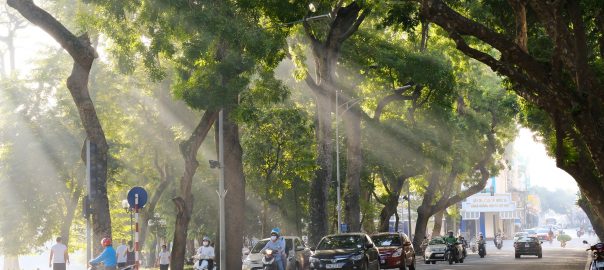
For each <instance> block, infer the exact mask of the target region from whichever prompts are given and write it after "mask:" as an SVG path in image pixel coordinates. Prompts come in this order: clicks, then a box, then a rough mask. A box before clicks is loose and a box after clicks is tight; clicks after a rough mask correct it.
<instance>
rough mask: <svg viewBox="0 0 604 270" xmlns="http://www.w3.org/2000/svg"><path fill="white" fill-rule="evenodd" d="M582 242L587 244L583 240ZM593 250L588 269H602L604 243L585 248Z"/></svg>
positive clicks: (603, 266)
mask: <svg viewBox="0 0 604 270" xmlns="http://www.w3.org/2000/svg"><path fill="white" fill-rule="evenodd" d="M583 244H588V243H587V241H585V240H583ZM590 250H591V251H593V253H592V262H591V265H590V267H589V269H590V270H604V243H597V244H595V245H593V246H591V247H589V248H588V249H587V251H590Z"/></svg>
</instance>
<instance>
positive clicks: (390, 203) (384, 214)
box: [376, 177, 406, 232]
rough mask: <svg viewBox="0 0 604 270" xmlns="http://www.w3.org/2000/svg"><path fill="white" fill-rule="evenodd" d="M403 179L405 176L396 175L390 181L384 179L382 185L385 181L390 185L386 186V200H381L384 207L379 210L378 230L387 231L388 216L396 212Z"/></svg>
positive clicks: (403, 182)
mask: <svg viewBox="0 0 604 270" xmlns="http://www.w3.org/2000/svg"><path fill="white" fill-rule="evenodd" d="M405 180H406V178H405V177H397V178H395V179H391V180H390V181H384V185H386V182H390V185H388V186H389V187H386V189H387V193H388V195H387V198H386V201H385V202H383V205H384V207H383V208H382V210H381V211H380V223H379V224H380V225H379V227H378V230H379V231H380V232H387V231H388V229H389V227H390V218H391V217H392V215H394V214H395V213H396V212H397V206H398V203H399V198H400V196H401V190H402V189H403V185H404V184H405ZM376 199H377V198H376ZM380 203H381V202H380Z"/></svg>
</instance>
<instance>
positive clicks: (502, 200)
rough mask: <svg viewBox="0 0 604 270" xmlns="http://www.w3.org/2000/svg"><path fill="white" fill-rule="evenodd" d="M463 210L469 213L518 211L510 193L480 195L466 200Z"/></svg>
mask: <svg viewBox="0 0 604 270" xmlns="http://www.w3.org/2000/svg"><path fill="white" fill-rule="evenodd" d="M461 205H462V210H464V211H467V212H508V211H515V210H516V203H515V202H514V201H512V196H511V194H509V193H505V194H494V195H493V196H491V195H490V194H485V193H478V194H474V195H472V196H470V197H468V198H467V199H466V201H465V202H463V203H462V204H461Z"/></svg>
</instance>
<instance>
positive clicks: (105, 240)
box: [101, 237, 111, 247]
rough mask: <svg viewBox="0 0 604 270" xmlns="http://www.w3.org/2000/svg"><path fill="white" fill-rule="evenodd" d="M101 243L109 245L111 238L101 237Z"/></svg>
mask: <svg viewBox="0 0 604 270" xmlns="http://www.w3.org/2000/svg"><path fill="white" fill-rule="evenodd" d="M101 245H102V246H104V247H106V246H111V238H108V237H105V238H103V240H101Z"/></svg>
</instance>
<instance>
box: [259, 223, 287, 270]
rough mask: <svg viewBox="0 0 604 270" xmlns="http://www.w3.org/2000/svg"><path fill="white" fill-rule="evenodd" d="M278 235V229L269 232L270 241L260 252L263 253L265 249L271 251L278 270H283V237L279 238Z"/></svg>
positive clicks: (284, 258) (284, 260) (284, 257)
mask: <svg viewBox="0 0 604 270" xmlns="http://www.w3.org/2000/svg"><path fill="white" fill-rule="evenodd" d="M280 234H281V230H280V229H279V228H274V229H273V230H271V240H269V241H268V242H266V245H265V246H264V248H263V249H262V251H261V252H264V250H266V249H271V250H273V251H274V252H275V253H274V254H273V255H274V257H275V262H276V263H277V268H278V269H279V270H284V269H285V263H286V256H285V239H283V237H279V235H280Z"/></svg>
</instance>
